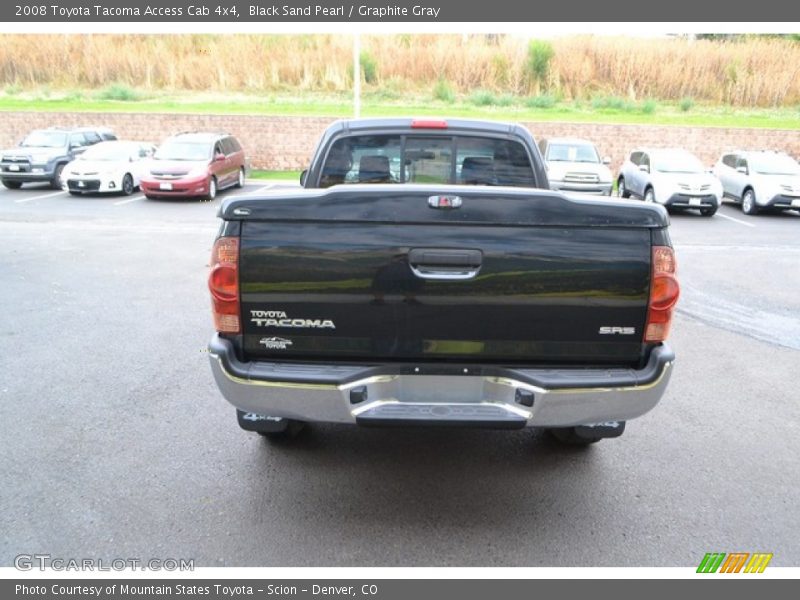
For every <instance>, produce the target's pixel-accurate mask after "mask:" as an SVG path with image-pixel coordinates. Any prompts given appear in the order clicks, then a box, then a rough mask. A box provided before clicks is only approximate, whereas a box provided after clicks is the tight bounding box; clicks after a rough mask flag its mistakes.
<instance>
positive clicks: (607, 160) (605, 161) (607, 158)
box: [603, 156, 611, 166]
mask: <svg viewBox="0 0 800 600" xmlns="http://www.w3.org/2000/svg"><path fill="white" fill-rule="evenodd" d="M603 164H604V165H606V166H608V165H610V164H611V157H610V156H604V157H603Z"/></svg>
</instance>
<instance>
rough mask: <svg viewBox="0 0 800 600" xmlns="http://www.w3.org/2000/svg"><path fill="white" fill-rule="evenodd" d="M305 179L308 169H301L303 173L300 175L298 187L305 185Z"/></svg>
mask: <svg viewBox="0 0 800 600" xmlns="http://www.w3.org/2000/svg"><path fill="white" fill-rule="evenodd" d="M307 177H308V169H303V172H302V173H300V185H305V184H306V178H307Z"/></svg>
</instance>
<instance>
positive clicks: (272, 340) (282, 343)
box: [258, 337, 292, 350]
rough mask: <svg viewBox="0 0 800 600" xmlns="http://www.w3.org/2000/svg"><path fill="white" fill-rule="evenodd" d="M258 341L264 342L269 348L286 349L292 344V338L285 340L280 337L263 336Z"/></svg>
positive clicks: (265, 346)
mask: <svg viewBox="0 0 800 600" xmlns="http://www.w3.org/2000/svg"><path fill="white" fill-rule="evenodd" d="M258 343H259V344H264V348H266V349H267V350H286V349H287V348H288V347H289V346H291V345H292V342H291V340H285V339H283V338H279V337H268V338H261V340H259V342H258Z"/></svg>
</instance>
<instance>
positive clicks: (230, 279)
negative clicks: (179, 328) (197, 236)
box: [208, 237, 242, 333]
mask: <svg viewBox="0 0 800 600" xmlns="http://www.w3.org/2000/svg"><path fill="white" fill-rule="evenodd" d="M208 290H209V291H210V292H211V311H212V312H213V314H214V327H216V329H217V331H219V332H220V333H240V332H241V330H242V326H241V321H240V317H239V313H240V310H239V238H235V237H221V238H219V239H218V240H217V241H216V242H214V248H213V249H212V250H211V273H209V275H208Z"/></svg>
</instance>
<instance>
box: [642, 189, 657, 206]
mask: <svg viewBox="0 0 800 600" xmlns="http://www.w3.org/2000/svg"><path fill="white" fill-rule="evenodd" d="M644 201H645V202H650V203H653V202H655V201H656V193H655V192H654V191H653V188H651V187H648V188H647V189H646V190H645V191H644Z"/></svg>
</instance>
